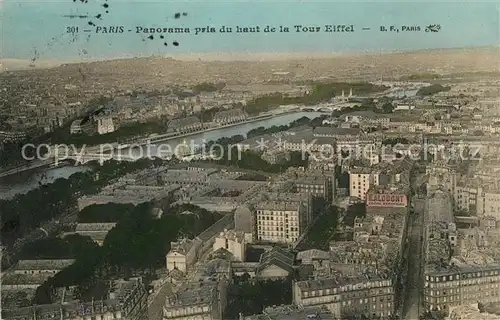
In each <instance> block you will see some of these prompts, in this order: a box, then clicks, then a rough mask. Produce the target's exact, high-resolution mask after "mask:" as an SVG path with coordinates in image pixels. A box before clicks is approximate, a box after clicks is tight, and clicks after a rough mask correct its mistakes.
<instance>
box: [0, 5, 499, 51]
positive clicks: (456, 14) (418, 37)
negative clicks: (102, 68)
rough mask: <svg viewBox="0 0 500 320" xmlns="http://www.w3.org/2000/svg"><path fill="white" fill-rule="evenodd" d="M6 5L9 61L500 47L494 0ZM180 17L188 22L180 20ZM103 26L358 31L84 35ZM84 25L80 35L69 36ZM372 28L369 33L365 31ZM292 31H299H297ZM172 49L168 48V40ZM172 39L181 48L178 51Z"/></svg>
mask: <svg viewBox="0 0 500 320" xmlns="http://www.w3.org/2000/svg"><path fill="white" fill-rule="evenodd" d="M88 1H89V3H87V4H83V3H80V2H79V0H77V2H73V0H22V1H19V0H4V4H3V8H2V9H0V12H1V14H2V24H1V25H0V28H2V37H3V41H2V57H3V58H17V59H27V58H33V57H34V52H35V50H36V52H37V53H38V55H37V58H39V59H78V58H85V59H86V58H104V57H106V58H112V57H117V56H125V55H132V56H137V55H150V54H165V55H168V54H177V53H186V52H196V53H205V52H349V51H378V50H415V49H427V48H449V47H464V46H487V45H498V44H499V43H500V42H499V28H500V24H499V10H498V7H499V6H498V3H497V2H495V1H489V2H478V1H453V2H452V1H446V2H433V1H409V0H408V1H370V2H363V1H350V2H341V1H297V0H289V1H252V0H250V1H214V0H204V1H199V0H198V1H193V0H186V1H169V0H164V1H145V0H135V1H128V0H108V1H107V3H108V4H109V6H110V7H109V9H108V10H109V13H108V14H105V13H104V11H105V10H106V9H104V8H103V7H102V6H101V5H102V4H103V3H105V1H104V0H88ZM176 12H180V13H182V12H186V13H187V14H188V15H187V17H181V18H180V19H174V14H175V13H176ZM98 13H102V14H103V19H102V20H100V21H99V20H97V19H95V18H91V19H69V18H64V17H63V15H70V14H75V15H87V14H88V15H90V16H91V17H92V16H95V15H97V14H98ZM89 20H91V21H93V22H94V23H95V24H96V25H102V26H105V25H124V26H125V28H127V29H135V26H145V27H160V26H161V27H180V26H185V27H190V28H194V27H197V26H200V27H203V26H214V27H220V26H222V25H227V26H233V27H234V26H235V25H240V26H254V25H260V26H265V25H268V24H269V25H274V26H278V25H288V26H293V25H296V24H302V25H306V24H307V25H318V26H324V25H325V24H353V25H355V28H356V31H355V32H354V33H324V32H322V33H318V34H303V33H295V32H290V33H272V34H264V33H260V34H235V33H232V34H210V35H198V36H195V35H193V34H184V35H168V34H165V39H164V40H160V39H158V38H157V39H154V40H146V41H143V38H144V36H143V35H140V34H136V33H135V32H131V33H128V32H126V33H124V34H95V33H83V32H82V30H83V29H87V27H88V25H87V24H88V21H89ZM428 24H440V25H441V31H440V32H438V33H426V32H405V33H403V32H400V33H392V32H387V33H382V32H380V31H378V30H379V28H380V26H381V25H386V26H389V25H396V26H401V25H410V26H411V25H419V26H421V27H425V25H428ZM66 26H78V27H79V29H80V34H79V35H78V36H77V37H74V36H73V35H71V34H67V33H66V30H65V29H66ZM363 27H369V28H371V30H370V31H361V28H363ZM291 31H292V30H291ZM164 41H167V42H168V43H169V46H168V47H165V46H164V45H163V42H164ZM173 41H178V42H179V43H180V45H179V46H178V47H174V46H172V45H171V43H172V42H173Z"/></svg>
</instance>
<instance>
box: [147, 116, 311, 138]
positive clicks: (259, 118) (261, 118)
mask: <svg viewBox="0 0 500 320" xmlns="http://www.w3.org/2000/svg"><path fill="white" fill-rule="evenodd" d="M301 112H303V111H301V110H293V111H285V112H282V113H277V114H270V115H266V116H257V117H252V118H251V119H248V120H245V121H240V122H236V123H229V124H226V125H222V126H217V127H212V128H206V129H202V130H198V131H193V132H187V133H183V134H180V135H175V136H168V137H165V138H160V139H158V136H155V137H153V138H148V139H143V140H144V141H145V142H144V143H143V144H140V146H142V145H146V144H155V143H158V142H164V141H169V140H174V139H179V138H186V137H189V136H193V135H197V134H203V133H207V132H210V131H215V130H222V129H227V128H231V127H236V126H240V125H244V124H248V123H254V122H258V121H263V120H270V119H274V118H277V117H281V116H286V115H289V114H294V113H301ZM141 141H142V140H141Z"/></svg>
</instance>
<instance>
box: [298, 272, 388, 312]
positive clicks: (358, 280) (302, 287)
mask: <svg viewBox="0 0 500 320" xmlns="http://www.w3.org/2000/svg"><path fill="white" fill-rule="evenodd" d="M293 302H294V304H296V305H300V306H304V307H309V306H321V305H326V307H327V308H328V309H329V310H330V311H331V312H332V313H333V315H334V316H335V317H339V318H341V319H342V318H343V317H346V316H350V315H354V314H356V315H361V314H364V315H365V316H368V317H381V318H387V317H389V316H390V315H391V314H393V312H394V292H393V287H392V280H391V278H390V277H388V276H387V274H385V273H384V274H378V275H375V274H373V275H361V276H359V277H352V278H347V277H336V278H330V279H318V280H307V281H299V282H295V283H294V285H293Z"/></svg>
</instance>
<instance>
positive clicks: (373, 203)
mask: <svg viewBox="0 0 500 320" xmlns="http://www.w3.org/2000/svg"><path fill="white" fill-rule="evenodd" d="M366 205H367V206H368V207H387V208H391V207H406V206H407V205H408V199H407V198H406V195H404V194H394V193H368V194H367V195H366Z"/></svg>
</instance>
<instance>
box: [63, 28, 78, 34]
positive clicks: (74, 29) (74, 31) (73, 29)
mask: <svg viewBox="0 0 500 320" xmlns="http://www.w3.org/2000/svg"><path fill="white" fill-rule="evenodd" d="M66 32H67V33H77V32H78V27H66Z"/></svg>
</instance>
